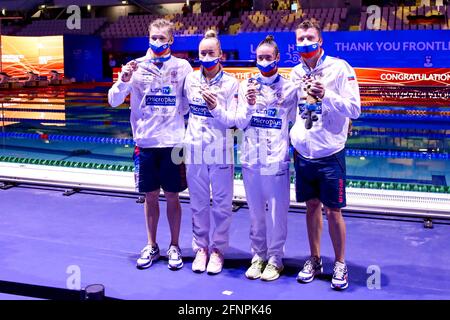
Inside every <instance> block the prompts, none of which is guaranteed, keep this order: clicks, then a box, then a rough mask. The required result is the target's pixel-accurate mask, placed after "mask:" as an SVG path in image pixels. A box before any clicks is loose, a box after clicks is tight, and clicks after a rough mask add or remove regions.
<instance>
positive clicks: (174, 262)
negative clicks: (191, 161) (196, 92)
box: [108, 19, 192, 269]
mask: <svg viewBox="0 0 450 320" xmlns="http://www.w3.org/2000/svg"><path fill="white" fill-rule="evenodd" d="M172 28H173V25H172V23H170V22H169V21H166V20H163V19H159V20H155V21H154V22H152V23H151V24H150V27H149V32H150V48H149V49H148V51H147V54H146V56H144V57H142V58H138V59H136V60H133V61H131V62H130V63H128V64H127V65H126V66H124V67H123V68H122V72H121V73H120V74H119V79H118V81H117V82H116V83H115V84H114V85H113V86H112V88H111V89H110V90H109V92H108V101H109V103H110V104H111V106H113V107H116V106H118V105H120V104H122V103H123V102H124V100H125V98H126V96H127V95H128V94H130V108H131V115H130V122H131V127H132V131H133V139H134V141H135V142H136V147H135V151H134V157H133V158H134V163H135V180H136V189H137V191H139V192H144V193H145V206H144V209H145V218H146V227H147V235H148V244H147V245H146V246H145V247H144V249H142V251H141V256H140V258H139V259H138V260H137V265H136V266H137V268H139V269H145V268H148V267H150V266H151V265H152V262H153V261H155V260H157V259H158V258H159V256H160V253H159V247H158V244H157V242H156V230H157V226H158V220H159V202H158V201H159V194H160V188H161V187H162V189H163V190H164V195H165V197H166V200H167V217H168V220H169V226H170V231H171V243H170V247H169V250H168V252H167V255H168V258H169V259H168V260H169V268H170V269H179V268H181V267H182V266H183V261H182V257H181V251H180V248H179V246H178V238H179V233H180V223H181V206H180V202H179V198H178V193H179V192H181V191H183V190H185V189H186V188H187V183H186V176H185V168H184V164H183V163H177V162H176V161H173V155H174V154H178V153H179V152H177V151H178V150H177V149H174V146H176V145H179V144H181V143H182V142H183V139H184V132H185V127H184V118H183V115H184V105H185V102H184V101H183V98H182V96H183V87H184V80H185V78H186V76H187V75H188V74H189V73H191V72H192V67H191V66H190V64H189V63H188V62H187V61H186V60H183V59H179V58H176V57H173V56H172V55H171V53H170V44H171V43H172V42H173V36H172ZM175 158H176V159H177V158H179V157H177V156H175Z"/></svg>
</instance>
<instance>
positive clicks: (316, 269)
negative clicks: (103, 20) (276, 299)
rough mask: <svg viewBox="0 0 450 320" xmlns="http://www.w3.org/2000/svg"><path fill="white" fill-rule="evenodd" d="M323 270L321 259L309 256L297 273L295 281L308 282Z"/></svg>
mask: <svg viewBox="0 0 450 320" xmlns="http://www.w3.org/2000/svg"><path fill="white" fill-rule="evenodd" d="M322 272H323V265H322V259H320V258H317V257H310V258H309V259H308V260H306V262H305V264H304V266H303V269H302V270H301V271H300V272H299V273H298V275H297V281H298V282H301V283H309V282H311V281H313V280H314V277H315V276H317V275H319V274H321V273H322Z"/></svg>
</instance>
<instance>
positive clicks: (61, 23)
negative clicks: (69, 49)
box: [16, 18, 106, 36]
mask: <svg viewBox="0 0 450 320" xmlns="http://www.w3.org/2000/svg"><path fill="white" fill-rule="evenodd" d="M105 23H106V18H91V19H81V28H80V29H69V28H68V27H67V25H66V24H67V20H65V19H60V20H38V21H33V22H32V23H31V24H29V25H27V26H25V27H24V28H23V29H22V30H20V31H18V32H17V33H16V35H18V36H50V35H60V34H84V35H92V34H95V32H96V31H97V30H98V29H100V28H101V27H102V26H103V25H104V24H105Z"/></svg>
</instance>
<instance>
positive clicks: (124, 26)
mask: <svg viewBox="0 0 450 320" xmlns="http://www.w3.org/2000/svg"><path fill="white" fill-rule="evenodd" d="M229 17H230V12H227V13H226V14H225V15H224V16H214V15H213V14H212V13H202V14H196V13H194V14H190V15H187V16H185V17H183V15H182V14H172V15H166V16H157V15H135V16H122V17H120V18H119V19H118V20H117V22H115V23H113V24H111V25H110V26H109V27H107V28H106V29H105V30H104V31H103V32H102V33H101V35H102V37H103V38H123V37H142V36H147V35H148V25H149V24H150V22H151V21H153V20H155V19H157V18H166V19H168V20H170V21H172V22H173V23H174V25H175V31H174V34H175V35H195V34H203V33H204V32H205V30H207V29H216V30H217V25H218V24H219V22H220V21H222V24H223V25H224V26H225V25H226V23H227V21H228V19H229Z"/></svg>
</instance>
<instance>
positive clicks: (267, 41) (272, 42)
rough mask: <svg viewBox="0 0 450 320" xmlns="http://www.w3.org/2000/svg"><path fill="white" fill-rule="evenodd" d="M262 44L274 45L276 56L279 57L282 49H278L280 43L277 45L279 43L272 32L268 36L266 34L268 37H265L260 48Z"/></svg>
mask: <svg viewBox="0 0 450 320" xmlns="http://www.w3.org/2000/svg"><path fill="white" fill-rule="evenodd" d="M262 45H268V46H270V47H273V48H274V54H275V57H277V56H278V54H279V53H280V50H279V49H278V45H277V43H276V42H275V39H274V37H273V36H272V35H271V34H269V35H268V36H266V37H265V38H264V40H263V41H261V42H260V43H259V44H258V48H259V47H261V46H262Z"/></svg>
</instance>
